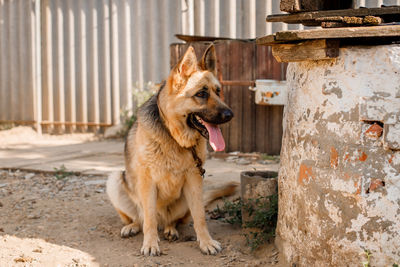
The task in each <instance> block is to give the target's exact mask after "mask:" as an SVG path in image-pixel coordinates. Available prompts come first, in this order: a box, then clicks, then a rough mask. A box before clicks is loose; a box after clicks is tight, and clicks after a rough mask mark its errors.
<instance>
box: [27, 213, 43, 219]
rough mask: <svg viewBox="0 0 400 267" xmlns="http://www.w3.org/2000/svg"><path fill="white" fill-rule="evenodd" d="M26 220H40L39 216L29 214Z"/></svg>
mask: <svg viewBox="0 0 400 267" xmlns="http://www.w3.org/2000/svg"><path fill="white" fill-rule="evenodd" d="M27 218H28V219H32V220H36V219H39V218H40V215H38V214H29V215H28V216H27Z"/></svg>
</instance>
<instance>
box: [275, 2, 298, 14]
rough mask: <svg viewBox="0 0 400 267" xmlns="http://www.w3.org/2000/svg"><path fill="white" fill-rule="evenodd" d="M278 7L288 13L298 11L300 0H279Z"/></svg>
mask: <svg viewBox="0 0 400 267" xmlns="http://www.w3.org/2000/svg"><path fill="white" fill-rule="evenodd" d="M280 9H281V11H285V12H289V13H292V12H299V11H301V0H281V2H280Z"/></svg>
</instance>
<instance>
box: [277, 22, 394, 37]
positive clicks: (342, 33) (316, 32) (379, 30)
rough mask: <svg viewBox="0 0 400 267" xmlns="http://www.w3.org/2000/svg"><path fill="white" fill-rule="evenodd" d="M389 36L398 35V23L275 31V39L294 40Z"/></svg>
mask: <svg viewBox="0 0 400 267" xmlns="http://www.w3.org/2000/svg"><path fill="white" fill-rule="evenodd" d="M391 36H399V37H400V25H390V26H389V25H388V26H370V27H346V28H331V29H312V30H295V31H282V32H277V33H276V36H275V40H276V41H296V40H305V39H331V38H357V37H391Z"/></svg>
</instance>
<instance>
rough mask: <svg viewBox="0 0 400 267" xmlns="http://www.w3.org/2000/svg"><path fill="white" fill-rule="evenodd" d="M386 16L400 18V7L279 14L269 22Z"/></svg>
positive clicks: (268, 20) (268, 17)
mask: <svg viewBox="0 0 400 267" xmlns="http://www.w3.org/2000/svg"><path fill="white" fill-rule="evenodd" d="M384 15H392V16H393V15H395V16H400V6H390V7H380V8H359V9H340V10H323V11H312V12H301V13H294V14H277V15H269V16H267V22H286V23H302V22H305V21H310V20H311V21H312V20H315V19H317V18H322V17H333V16H348V17H364V16H384Z"/></svg>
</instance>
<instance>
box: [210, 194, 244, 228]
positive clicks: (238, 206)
mask: <svg viewBox="0 0 400 267" xmlns="http://www.w3.org/2000/svg"><path fill="white" fill-rule="evenodd" d="M242 206H243V202H242V200H241V199H239V200H236V201H234V202H230V201H227V200H224V206H223V207H222V208H220V207H219V206H217V208H216V209H215V210H213V211H212V214H211V218H212V219H220V220H222V221H224V222H227V223H229V224H233V225H242Z"/></svg>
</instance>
